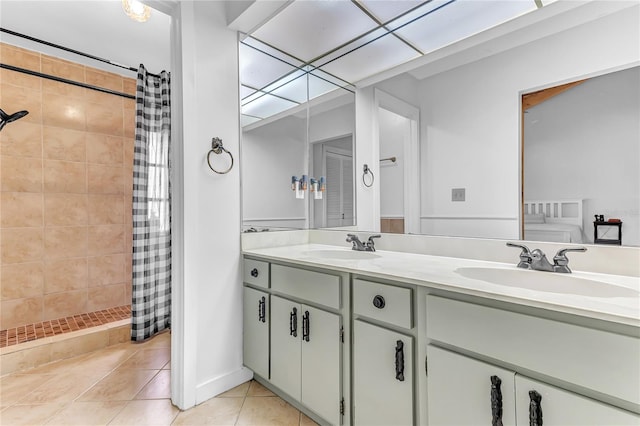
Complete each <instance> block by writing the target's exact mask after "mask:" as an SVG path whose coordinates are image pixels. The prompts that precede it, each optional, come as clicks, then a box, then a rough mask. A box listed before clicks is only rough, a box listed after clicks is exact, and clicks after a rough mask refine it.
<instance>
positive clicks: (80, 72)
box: [42, 55, 85, 83]
mask: <svg viewBox="0 0 640 426" xmlns="http://www.w3.org/2000/svg"><path fill="white" fill-rule="evenodd" d="M84 68H85V67H84V65H79V64H77V63H75V62H70V61H65V60H64V59H60V58H55V57H53V56H48V55H42V72H43V73H44V74H50V75H54V76H56V77H62V78H66V79H68V80H73V81H78V82H81V83H83V82H84V81H85V76H84Z"/></svg>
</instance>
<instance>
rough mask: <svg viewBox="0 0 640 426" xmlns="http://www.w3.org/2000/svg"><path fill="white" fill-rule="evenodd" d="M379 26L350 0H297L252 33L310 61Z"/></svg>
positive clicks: (266, 41)
mask: <svg viewBox="0 0 640 426" xmlns="http://www.w3.org/2000/svg"><path fill="white" fill-rule="evenodd" d="M375 27H376V23H375V21H374V20H373V19H371V18H370V17H368V16H367V15H366V14H364V13H363V12H362V11H361V10H360V9H359V8H358V7H357V6H356V5H354V4H353V3H352V2H350V1H295V2H293V3H291V4H290V5H289V6H288V7H287V8H285V9H284V10H283V11H282V12H280V13H279V14H278V15H276V16H274V17H273V18H272V19H271V20H269V21H268V22H267V23H266V24H265V25H263V26H262V27H260V28H259V29H258V30H257V31H255V32H254V33H253V34H252V35H253V36H255V37H256V38H257V39H259V40H262V41H264V42H265V43H268V44H270V45H272V46H277V47H278V48H279V49H281V50H284V51H285V52H287V53H289V54H291V55H293V56H295V57H297V58H300V59H302V60H305V61H310V60H312V59H314V58H317V57H318V56H320V55H323V54H325V53H326V52H329V51H330V50H332V49H334V48H335V47H336V46H340V45H341V44H343V43H346V42H348V41H350V40H352V39H353V38H355V37H358V36H360V35H361V34H364V33H365V32H367V31H369V30H371V29H373V28H375Z"/></svg>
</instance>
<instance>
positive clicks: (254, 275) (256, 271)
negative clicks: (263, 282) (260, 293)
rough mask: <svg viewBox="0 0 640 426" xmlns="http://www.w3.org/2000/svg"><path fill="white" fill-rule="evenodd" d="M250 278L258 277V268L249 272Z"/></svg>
mask: <svg viewBox="0 0 640 426" xmlns="http://www.w3.org/2000/svg"><path fill="white" fill-rule="evenodd" d="M251 276H252V277H254V278H257V277H258V268H253V269H252V270H251Z"/></svg>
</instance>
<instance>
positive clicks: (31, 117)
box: [0, 82, 42, 126]
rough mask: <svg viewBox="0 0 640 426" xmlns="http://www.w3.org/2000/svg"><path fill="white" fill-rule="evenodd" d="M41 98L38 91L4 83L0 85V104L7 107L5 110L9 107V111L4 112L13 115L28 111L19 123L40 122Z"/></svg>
mask: <svg viewBox="0 0 640 426" xmlns="http://www.w3.org/2000/svg"><path fill="white" fill-rule="evenodd" d="M41 98H42V96H41V93H40V91H39V90H34V89H30V88H28V87H20V86H12V85H10V84H5V83H4V82H3V83H2V84H0V103H1V104H2V105H7V108H8V106H11V110H10V111H5V112H8V113H10V114H13V113H14V112H16V111H22V110H27V111H29V114H28V115H26V116H24V117H23V118H21V119H20V120H21V121H26V122H29V123H41V122H42V107H41V105H40V103H41ZM9 126H10V125H9Z"/></svg>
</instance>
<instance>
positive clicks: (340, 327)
mask: <svg viewBox="0 0 640 426" xmlns="http://www.w3.org/2000/svg"><path fill="white" fill-rule="evenodd" d="M243 238H244V237H243ZM247 238H251V237H247ZM342 238H344V234H343V235H342ZM384 240H385V236H383V237H382V239H381V240H379V242H383V241H384ZM265 241H266V240H265ZM342 241H344V239H342ZM323 242H324V241H323ZM376 243H378V241H376ZM502 244H504V243H502ZM243 247H244V250H243V256H244V259H243V271H244V288H243V291H244V295H243V296H244V364H245V365H246V366H247V367H248V368H249V369H251V370H252V371H253V372H254V377H255V379H256V380H258V381H259V382H261V383H262V384H263V385H265V386H266V387H267V388H269V389H271V390H272V391H274V392H275V393H276V394H278V395H279V396H281V397H282V398H284V399H285V400H287V401H288V402H289V403H291V404H292V405H294V406H296V407H297V408H299V409H300V410H302V411H303V412H305V413H306V414H307V415H308V416H310V417H311V418H312V419H314V420H315V421H316V422H318V423H320V424H334V425H340V424H344V425H351V424H353V425H394V426H395V425H411V424H421V425H427V424H428V425H480V424H491V425H516V424H517V425H526V424H529V425H536V426H538V425H542V424H545V425H563V426H564V425H638V424H640V333H639V330H640V298H639V290H640V289H639V288H638V281H639V280H638V277H636V276H621V275H607V274H600V273H589V272H573V273H571V274H559V273H552V272H543V271H532V270H525V269H522V268H517V267H516V264H517V260H518V256H517V252H515V251H514V252H513V259H514V262H513V263H512V264H509V263H501V262H495V261H489V260H474V259H471V258H463V257H460V258H457V257H445V256H436V255H428V254H416V253H415V252H413V253H410V252H402V251H394V250H380V249H378V250H377V251H357V250H352V249H351V247H350V246H349V245H348V244H343V245H334V244H326V243H325V244H318V243H316V242H310V241H309V240H308V239H307V240H305V241H298V242H294V243H283V244H282V245H279V246H268V245H267V244H258V245H254V246H252V245H251V244H244V240H243ZM386 247H387V246H385V248H386ZM511 250H512V249H511ZM572 256H584V254H573V255H572ZM489 258H490V257H489ZM476 259H477V257H476Z"/></svg>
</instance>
